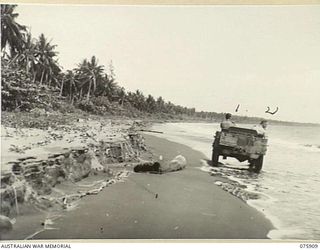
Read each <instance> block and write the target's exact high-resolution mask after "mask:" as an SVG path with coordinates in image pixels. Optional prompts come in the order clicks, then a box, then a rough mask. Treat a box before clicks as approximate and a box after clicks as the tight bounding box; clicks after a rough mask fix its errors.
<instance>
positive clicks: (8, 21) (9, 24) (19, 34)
mask: <svg viewBox="0 0 320 250" xmlns="http://www.w3.org/2000/svg"><path fill="white" fill-rule="evenodd" d="M16 7H17V5H11V4H1V51H2V50H3V49H4V48H6V46H8V47H9V50H10V54H11V56H12V57H13V56H14V55H16V54H17V53H18V52H20V51H22V48H23V44H24V36H25V34H26V31H27V28H26V26H24V25H21V24H19V23H17V22H16V20H15V19H16V18H17V17H18V16H19V14H17V13H14V10H15V8H16Z"/></svg>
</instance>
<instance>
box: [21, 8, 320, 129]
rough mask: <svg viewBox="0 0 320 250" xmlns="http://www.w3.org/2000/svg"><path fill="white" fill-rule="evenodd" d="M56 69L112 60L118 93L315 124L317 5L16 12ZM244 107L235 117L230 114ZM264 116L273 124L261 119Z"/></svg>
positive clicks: (319, 69) (319, 81)
mask: <svg viewBox="0 0 320 250" xmlns="http://www.w3.org/2000/svg"><path fill="white" fill-rule="evenodd" d="M16 11H17V12H18V13H19V17H18V19H17V21H18V22H19V23H21V24H24V25H26V26H28V27H30V29H31V33H32V35H33V36H34V37H38V36H39V35H40V34H41V33H44V34H45V36H46V37H48V38H49V39H50V40H51V39H52V41H51V42H52V44H57V45H58V46H57V51H58V52H59V64H60V65H61V66H62V67H63V68H64V70H67V69H72V68H75V67H76V65H77V64H78V63H79V62H80V61H81V60H82V59H84V58H90V57H91V56H93V55H95V56H96V57H97V58H98V60H99V63H100V64H103V65H105V66H106V69H108V65H109V64H110V61H111V60H112V63H113V66H114V68H115V74H116V78H117V81H118V83H119V85H120V86H123V87H125V88H126V90H129V91H135V90H136V89H140V90H141V91H142V92H143V93H144V94H145V95H148V94H152V95H153V96H154V97H158V96H162V97H163V98H164V99H165V100H166V101H171V102H173V103H175V104H179V105H183V106H187V107H195V108H196V110H197V111H201V110H204V111H215V112H219V113H220V112H231V113H233V114H236V115H246V116H259V117H265V118H268V119H275V120H286V121H298V122H315V123H320V5H318V6H312V5H306V6H302V5H300V6H299V5H297V6H285V5H273V6H261V5H260V6H246V5H241V6H240V5H239V6H237V5H234V6H223V5H219V6H103V5H100V6H93V5H92V6H88V5H86V6H81V5H78V6H76V5H73V6H72V5H19V6H18V8H17V9H16ZM238 104H240V107H239V110H238V112H235V110H236V107H237V105H238ZM267 106H269V107H270V109H271V110H272V111H273V110H275V109H276V107H279V111H278V112H277V113H276V114H275V115H271V114H267V113H265V110H266V109H267Z"/></svg>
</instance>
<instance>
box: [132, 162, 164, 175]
mask: <svg viewBox="0 0 320 250" xmlns="http://www.w3.org/2000/svg"><path fill="white" fill-rule="evenodd" d="M160 168H161V166H160V163H159V162H157V161H156V162H153V161H151V162H144V163H139V164H137V165H136V166H135V167H134V169H133V170H134V172H137V173H139V172H149V173H156V174H160V173H161V169H160Z"/></svg>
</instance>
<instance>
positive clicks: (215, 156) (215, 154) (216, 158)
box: [212, 149, 219, 167]
mask: <svg viewBox="0 0 320 250" xmlns="http://www.w3.org/2000/svg"><path fill="white" fill-rule="evenodd" d="M218 163H219V152H218V151H217V150H216V149H213V150H212V166H214V167H217V166H218Z"/></svg>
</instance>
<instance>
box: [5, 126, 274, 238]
mask: <svg viewBox="0 0 320 250" xmlns="http://www.w3.org/2000/svg"><path fill="white" fill-rule="evenodd" d="M90 124H92V121H90ZM128 124H131V123H130V122H128V121H118V122H117V125H115V124H110V123H109V126H110V127H109V129H108V130H109V131H113V133H112V134H113V138H115V137H117V136H119V137H121V136H120V131H122V132H121V133H124V132H123V131H124V130H121V129H119V126H120V127H122V128H123V127H127V128H126V129H128V127H130V126H128ZM98 127H99V126H98ZM91 128H92V131H91V132H92V133H93V134H98V133H94V132H93V131H94V127H92V126H91ZM102 130H103V129H102ZM73 131H75V130H73ZM116 135H117V136H116ZM142 136H143V142H144V145H145V146H146V149H147V151H145V150H142V149H139V150H138V151H139V152H140V153H141V154H140V153H139V156H138V157H136V158H135V159H133V158H130V159H129V158H128V159H126V160H124V161H122V160H121V161H120V162H117V161H114V162H110V161H109V162H108V161H107V159H104V160H105V161H102V160H103V158H101V157H98V156H97V157H96V158H95V159H96V161H93V160H92V159H93V158H91V164H92V162H93V163H96V164H97V162H98V163H99V162H100V163H101V166H105V168H104V170H101V169H100V170H97V169H95V170H94V171H93V172H92V173H90V174H88V176H85V177H83V178H81V179H80V180H77V181H76V182H74V181H72V178H71V179H68V178H65V179H63V180H60V181H59V183H57V184H56V185H54V186H52V187H51V191H50V192H49V193H48V194H38V195H37V199H38V200H39V199H42V200H44V199H46V202H47V203H49V204H45V203H44V202H38V203H37V205H36V203H35V202H34V199H30V198H29V200H27V199H25V201H24V202H21V204H20V203H19V202H18V206H19V214H18V213H17V211H16V209H15V207H14V205H13V206H12V208H11V209H12V211H11V212H10V213H9V214H8V217H10V218H15V219H16V222H15V224H13V227H12V230H11V231H9V232H4V231H2V232H1V238H2V240H24V239H46V240H49V239H130V240H133V239H222V240H223V239H267V234H268V232H269V231H270V230H271V229H273V225H272V224H271V222H270V221H269V220H267V219H266V218H265V217H264V215H263V214H262V213H260V212H258V211H257V210H255V209H254V208H252V207H249V206H248V205H247V204H246V203H245V202H244V201H243V200H241V199H239V198H238V197H235V196H233V195H231V194H230V193H228V192H226V191H224V190H222V189H221V188H220V187H218V186H217V185H215V184H214V182H215V181H218V180H223V181H227V180H225V179H223V178H222V177H218V176H217V177H212V176H210V175H209V174H208V173H205V172H203V171H201V170H200V169H199V168H200V167H201V166H202V164H203V162H205V160H208V159H206V157H205V156H204V155H203V154H202V153H200V152H198V151H195V150H193V149H191V148H190V147H188V146H185V145H182V144H178V143H174V142H170V141H168V140H166V139H162V138H158V137H155V136H153V135H152V133H147V132H144V133H143V134H142ZM88 138H91V139H90V140H94V139H92V137H88ZM82 139H83V138H82ZM100 139H101V134H100ZM102 139H103V138H102ZM98 141H99V140H98ZM82 142H83V144H84V145H82V146H85V145H87V144H86V143H85V142H84V141H83V140H82ZM55 143H56V142H55ZM73 143H74V142H73ZM90 143H92V141H90ZM63 145H64V144H63ZM47 146H48V145H47ZM64 150H66V149H65V148H64ZM41 152H42V151H41ZM55 153H56V152H55ZM4 154H5V152H4V151H2V157H4ZM177 155H182V156H184V157H185V158H186V160H187V166H186V168H184V169H182V170H180V171H174V172H167V173H162V174H154V173H148V172H143V173H135V172H134V171H133V169H134V166H136V164H138V163H139V162H141V161H142V162H146V161H158V162H159V163H160V165H161V166H166V165H168V164H169V161H171V160H172V159H173V158H174V157H175V156H177ZM10 159H11V161H12V155H11V158H10ZM73 169H74V168H73ZM105 169H108V171H105ZM6 170H8V169H6ZM91 171H92V168H91ZM26 182H27V183H28V181H26ZM33 188H35V186H33ZM8 189H9V188H8V186H6V189H2V194H4V193H5V190H8ZM66 197H67V198H66ZM50 201H51V203H50ZM52 201H54V202H52Z"/></svg>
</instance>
